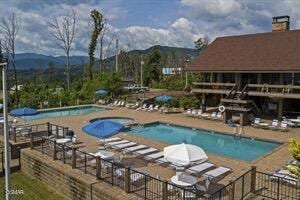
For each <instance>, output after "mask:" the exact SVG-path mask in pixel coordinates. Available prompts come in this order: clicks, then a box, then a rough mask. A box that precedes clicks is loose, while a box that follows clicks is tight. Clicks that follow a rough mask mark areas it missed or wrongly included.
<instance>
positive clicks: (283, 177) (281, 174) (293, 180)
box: [270, 169, 299, 185]
mask: <svg viewBox="0 0 300 200" xmlns="http://www.w3.org/2000/svg"><path fill="white" fill-rule="evenodd" d="M272 175H273V176H271V177H270V179H271V180H278V179H279V180H280V181H282V182H286V183H289V184H292V185H297V182H299V180H298V179H297V177H296V176H295V175H294V174H291V173H290V172H289V171H288V170H285V169H280V170H277V171H275V172H274V173H272Z"/></svg>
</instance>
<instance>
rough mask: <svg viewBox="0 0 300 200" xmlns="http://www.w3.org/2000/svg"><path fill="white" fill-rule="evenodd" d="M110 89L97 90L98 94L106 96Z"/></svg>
mask: <svg viewBox="0 0 300 200" xmlns="http://www.w3.org/2000/svg"><path fill="white" fill-rule="evenodd" d="M109 92H110V91H109V90H106V89H100V90H97V91H96V92H95V94H96V95H101V96H105V95H107V94H108V93H109Z"/></svg>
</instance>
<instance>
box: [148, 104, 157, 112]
mask: <svg viewBox="0 0 300 200" xmlns="http://www.w3.org/2000/svg"><path fill="white" fill-rule="evenodd" d="M158 109H159V105H156V106H155V107H154V108H149V109H148V111H149V112H154V111H158Z"/></svg>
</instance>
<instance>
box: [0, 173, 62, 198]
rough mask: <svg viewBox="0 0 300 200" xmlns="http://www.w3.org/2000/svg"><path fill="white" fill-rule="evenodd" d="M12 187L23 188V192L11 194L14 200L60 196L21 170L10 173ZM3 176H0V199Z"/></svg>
mask: <svg viewBox="0 0 300 200" xmlns="http://www.w3.org/2000/svg"><path fill="white" fill-rule="evenodd" d="M11 178H12V179H11V181H12V189H14V190H23V194H19V195H12V197H13V199H14V200H42V199H47V200H58V199H62V197H61V196H59V195H58V194H56V193H55V192H54V191H52V190H50V189H49V188H48V187H47V186H46V185H45V184H44V183H42V182H41V181H38V180H35V179H33V178H31V177H29V176H27V175H26V174H24V173H22V172H16V173H13V174H11ZM4 188H5V186H4V177H1V178H0V199H5V193H4Z"/></svg>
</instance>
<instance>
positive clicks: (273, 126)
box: [269, 119, 279, 130]
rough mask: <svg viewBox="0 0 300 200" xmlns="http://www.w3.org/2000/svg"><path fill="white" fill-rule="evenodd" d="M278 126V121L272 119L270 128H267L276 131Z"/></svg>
mask: <svg viewBox="0 0 300 200" xmlns="http://www.w3.org/2000/svg"><path fill="white" fill-rule="evenodd" d="M278 125H279V122H278V120H277V119H273V121H272V124H271V126H269V128H270V129H273V130H278V128H279V127H278Z"/></svg>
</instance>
